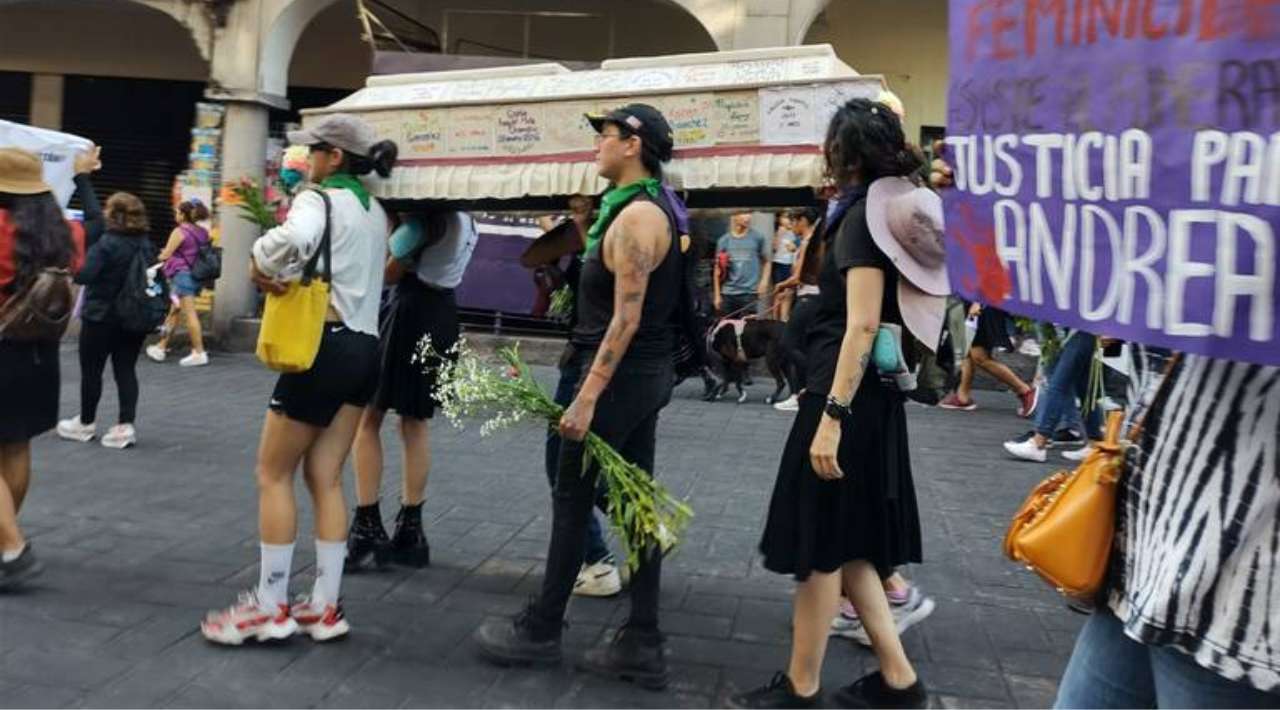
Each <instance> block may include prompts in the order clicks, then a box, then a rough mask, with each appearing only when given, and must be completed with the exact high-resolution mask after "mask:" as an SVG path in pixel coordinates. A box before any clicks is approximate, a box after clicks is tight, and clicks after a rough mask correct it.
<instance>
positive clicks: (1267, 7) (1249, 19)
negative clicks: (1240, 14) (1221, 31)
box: [1244, 0, 1280, 40]
mask: <svg viewBox="0 0 1280 710" xmlns="http://www.w3.org/2000/svg"><path fill="white" fill-rule="evenodd" d="M1244 26H1245V31H1246V33H1247V34H1248V36H1249V39H1254V40H1257V39H1273V38H1275V37H1276V36H1278V35H1280V0H1245V4H1244Z"/></svg>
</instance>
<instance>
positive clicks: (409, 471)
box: [400, 417, 431, 505]
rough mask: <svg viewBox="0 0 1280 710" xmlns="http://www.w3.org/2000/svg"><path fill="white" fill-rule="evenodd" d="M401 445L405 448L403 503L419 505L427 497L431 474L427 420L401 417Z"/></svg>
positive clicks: (429, 437)
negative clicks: (428, 481) (428, 478)
mask: <svg viewBox="0 0 1280 710" xmlns="http://www.w3.org/2000/svg"><path fill="white" fill-rule="evenodd" d="M400 443H401V446H403V447H404V449H403V450H404V475H403V476H402V487H403V489H402V492H401V502H402V503H404V504H405V505H418V504H419V503H421V502H422V501H423V500H425V499H426V497H427V477H428V475H429V474H430V473H431V430H430V428H428V426H427V420H426V419H414V418H413V417H400Z"/></svg>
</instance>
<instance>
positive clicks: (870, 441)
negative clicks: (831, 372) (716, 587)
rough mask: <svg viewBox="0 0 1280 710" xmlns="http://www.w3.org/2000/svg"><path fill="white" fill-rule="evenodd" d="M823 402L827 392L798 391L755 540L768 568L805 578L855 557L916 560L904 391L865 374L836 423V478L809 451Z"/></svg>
mask: <svg viewBox="0 0 1280 710" xmlns="http://www.w3.org/2000/svg"><path fill="white" fill-rule="evenodd" d="M825 403H826V396H825V395H819V394H805V395H802V396H801V397H800V411H799V412H798V413H797V414H796V419H795V423H794V424H793V425H792V427H791V435H790V436H789V437H788V439H787V445H786V448H785V449H784V451H783V454H782V462H781V463H780V464H779V466H778V480H777V482H776V483H775V484H774V488H773V497H772V499H771V501H770V503H769V515H768V519H767V522H766V523H765V529H764V536H763V538H762V539H761V541H760V552H761V554H763V555H764V566H765V568H766V569H768V570H771V571H773V572H778V573H779V574H790V575H793V576H794V577H795V578H796V579H797V580H801V581H803V580H805V579H807V578H808V576H809V574H810V573H811V572H814V571H818V572H834V571H836V570H838V569H839V568H840V566H841V565H843V564H845V563H846V562H851V561H854V560H867V561H869V562H871V563H872V564H874V565H875V566H876V567H877V568H878V569H887V568H891V567H895V566H898V565H903V564H908V563H913V562H920V561H921V559H922V557H921V555H922V552H921V542H920V515H919V510H918V509H917V507H916V494H915V485H914V483H913V482H912V480H911V458H910V451H909V447H908V443H907V417H906V411H905V410H904V408H903V403H904V399H903V396H902V395H901V394H899V393H898V392H895V391H891V390H889V389H888V388H886V387H885V386H883V385H882V384H881V383H880V382H879V380H878V379H876V378H875V377H874V376H871V377H868V378H866V379H865V380H864V382H863V383H862V386H861V387H860V388H859V390H858V393H857V396H856V397H854V400H853V402H852V404H851V405H850V407H851V410H852V417H850V418H849V419H848V420H847V421H845V422H844V423H843V425H842V427H841V436H840V449H839V453H838V455H837V457H838V460H839V462H840V468H841V470H843V471H844V478H842V479H840V480H837V481H825V480H823V479H821V478H819V477H818V475H817V474H816V473H814V471H813V464H812V463H811V461H810V458H809V447H810V445H811V444H812V443H813V436H814V434H815V433H816V432H817V430H818V424H819V422H820V421H821V418H822V410H823V407H824V405H825Z"/></svg>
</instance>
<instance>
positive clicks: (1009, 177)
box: [947, 129, 1280, 342]
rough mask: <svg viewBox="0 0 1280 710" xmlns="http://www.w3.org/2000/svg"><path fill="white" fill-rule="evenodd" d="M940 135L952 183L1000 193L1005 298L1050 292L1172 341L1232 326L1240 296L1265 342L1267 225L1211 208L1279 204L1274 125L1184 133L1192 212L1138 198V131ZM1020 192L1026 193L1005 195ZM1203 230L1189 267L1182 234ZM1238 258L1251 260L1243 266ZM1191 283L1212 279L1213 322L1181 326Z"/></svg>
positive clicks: (1141, 187)
mask: <svg viewBox="0 0 1280 710" xmlns="http://www.w3.org/2000/svg"><path fill="white" fill-rule="evenodd" d="M947 143H948V144H949V147H950V149H951V151H952V154H953V156H954V166H955V178H956V187H957V189H959V190H962V191H967V192H969V193H971V194H973V195H979V196H980V195H986V194H989V193H994V194H995V195H999V196H1002V197H1003V199H998V200H996V201H995V202H994V205H993V207H992V215H991V219H992V223H993V225H994V233H995V253H996V255H997V256H998V257H999V259H1000V261H1001V263H1002V264H1003V265H1004V267H1005V268H1007V269H1009V270H1011V271H1012V272H1013V274H1014V277H1015V278H1014V280H1013V283H1012V286H1013V291H1012V295H1013V296H1015V297H1016V298H1017V299H1018V300H1025V301H1028V302H1030V303H1033V304H1036V305H1041V304H1044V303H1046V301H1047V300H1049V299H1052V303H1053V305H1054V306H1055V307H1056V308H1057V309H1060V310H1064V311H1078V312H1079V313H1080V315H1081V316H1082V317H1083V318H1084V319H1086V320H1090V321H1103V320H1108V319H1113V318H1114V319H1116V320H1117V321H1118V322H1120V323H1126V324H1127V323H1132V322H1134V319H1135V318H1140V319H1141V322H1142V325H1144V326H1145V327H1146V328H1148V329H1152V330H1163V331H1164V332H1166V333H1169V334H1171V335H1181V336H1202V335H1209V334H1214V335H1217V336H1220V337H1229V336H1231V335H1233V334H1234V333H1235V331H1236V330H1237V329H1238V324H1237V323H1236V319H1235V313H1236V309H1237V308H1236V307H1237V305H1239V304H1240V303H1241V302H1245V303H1247V305H1248V308H1249V318H1248V320H1247V321H1246V323H1245V324H1244V325H1245V327H1244V328H1242V329H1241V330H1243V334H1244V335H1245V337H1247V338H1248V339H1250V340H1254V341H1259V342H1266V341H1268V340H1270V339H1271V338H1272V337H1273V333H1274V330H1275V312H1274V307H1275V304H1274V302H1273V298H1274V292H1275V290H1276V273H1275V270H1276V256H1277V253H1276V234H1275V228H1274V225H1272V224H1269V223H1268V222H1267V221H1266V220H1264V219H1262V218H1260V217H1258V216H1256V215H1254V214H1251V213H1248V212H1240V211H1233V210H1231V209H1224V207H1234V206H1239V205H1269V206H1274V207H1280V133H1277V134H1275V135H1274V136H1272V137H1271V139H1270V140H1268V139H1266V138H1264V137H1263V136H1260V135H1258V134H1254V133H1248V132H1236V133H1233V134H1230V135H1228V134H1226V133H1223V132H1221V131H1201V132H1199V133H1197V134H1196V136H1195V140H1194V148H1193V151H1192V156H1191V163H1190V170H1189V171H1188V172H1189V174H1188V175H1187V176H1186V180H1187V181H1188V182H1189V186H1190V188H1189V189H1190V194H1191V202H1192V203H1196V204H1199V205H1202V206H1195V205H1191V206H1187V207H1183V208H1177V209H1169V210H1163V211H1159V212H1158V211H1156V210H1155V209H1153V208H1152V207H1150V206H1149V205H1147V204H1144V202H1143V201H1145V200H1147V199H1149V198H1150V196H1151V175H1152V154H1153V149H1152V141H1151V137H1150V136H1149V135H1147V134H1146V133H1145V132H1143V131H1140V130H1136V129H1132V130H1128V131H1125V132H1123V133H1121V134H1120V135H1104V134H1102V133H1096V132H1095V133H1086V134H1083V135H1079V136H1077V135H1072V134H1066V135H1063V134H1051V133H1043V134H1028V135H1022V136H1019V135H1016V134H1004V135H998V136H982V137H980V138H974V137H969V136H954V137H950V138H948V139H947ZM1019 147H1021V148H1027V149H1030V150H1033V151H1034V160H1033V164H1032V168H1031V170H1030V171H1024V169H1023V166H1022V163H1021V162H1019V160H1018V159H1017V158H1016V157H1015V155H1014V153H1013V152H1012V149H1014V148H1019ZM1028 173H1029V174H1028ZM1024 191H1028V192H1031V193H1032V194H1034V197H1035V198H1036V199H1032V200H1026V199H1017V198H1018V197H1019V196H1020V195H1023V193H1024ZM1049 199H1053V202H1052V203H1051V204H1049V205H1046V203H1045V202H1043V200H1049ZM1120 203H1123V204H1120ZM1204 230H1208V232H1206V231H1204ZM1206 238H1211V239H1212V240H1213V241H1214V242H1215V246H1214V248H1213V249H1212V250H1211V257H1210V259H1209V260H1207V261H1202V259H1203V257H1197V256H1193V252H1192V241H1193V240H1200V241H1203V240H1204V239H1206ZM1199 251H1203V250H1199ZM1242 254H1250V255H1251V257H1250V258H1249V259H1247V261H1246V260H1242V259H1241V255H1242ZM1100 255H1102V256H1104V257H1105V258H1100ZM1159 264H1163V269H1162V270H1161V271H1157V270H1156V268H1155V267H1156V266H1157V265H1159ZM1100 266H1105V267H1106V268H1100ZM1201 278H1205V279H1212V281H1213V288H1212V289H1211V292H1212V299H1213V308H1212V319H1211V321H1210V322H1203V323H1202V322H1195V321H1193V320H1190V319H1189V318H1188V317H1187V316H1186V308H1185V306H1186V302H1187V295H1188V288H1187V287H1188V284H1190V283H1191V281H1192V280H1193V279H1201ZM1046 282H1047V284H1046ZM1046 285H1047V286H1048V289H1047V293H1046ZM1140 287H1141V288H1145V289H1146V291H1147V294H1148V295H1147V298H1146V299H1145V300H1146V308H1145V309H1144V312H1142V313H1137V314H1135V312H1134V310H1135V309H1134V301H1135V294H1137V293H1138V291H1139V288H1140ZM1001 295H1004V294H1001ZM1001 300H1002V299H1001Z"/></svg>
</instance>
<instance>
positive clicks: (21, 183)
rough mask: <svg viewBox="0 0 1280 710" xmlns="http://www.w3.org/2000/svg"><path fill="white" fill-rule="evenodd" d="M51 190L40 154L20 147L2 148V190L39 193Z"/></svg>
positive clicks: (31, 193)
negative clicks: (46, 181)
mask: <svg viewBox="0 0 1280 710" xmlns="http://www.w3.org/2000/svg"><path fill="white" fill-rule="evenodd" d="M50 191H51V190H50V188H49V186H48V185H46V184H45V182H44V164H43V163H41V162H40V156H38V155H36V154H35V153H32V152H30V151H26V150H22V149H20V148H0V192H7V193H9V194H10V195H39V194H41V193H44V192H50Z"/></svg>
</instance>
